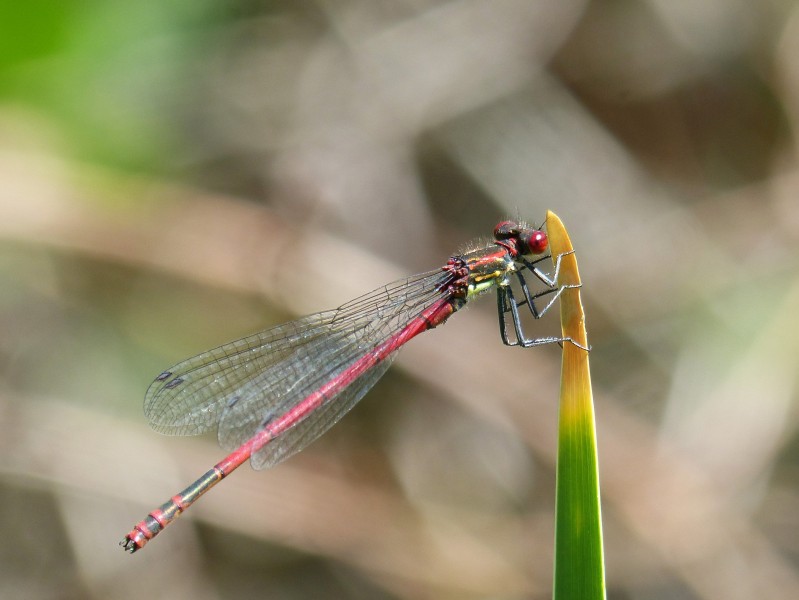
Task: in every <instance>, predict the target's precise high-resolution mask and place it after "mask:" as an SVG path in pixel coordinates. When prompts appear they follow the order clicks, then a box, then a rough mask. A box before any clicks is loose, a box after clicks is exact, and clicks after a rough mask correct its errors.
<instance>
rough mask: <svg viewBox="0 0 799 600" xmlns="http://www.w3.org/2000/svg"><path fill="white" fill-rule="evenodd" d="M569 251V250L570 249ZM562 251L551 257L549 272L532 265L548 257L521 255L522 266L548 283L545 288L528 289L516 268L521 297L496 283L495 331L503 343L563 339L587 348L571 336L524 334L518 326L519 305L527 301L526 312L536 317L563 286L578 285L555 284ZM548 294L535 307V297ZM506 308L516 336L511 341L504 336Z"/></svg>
mask: <svg viewBox="0 0 799 600" xmlns="http://www.w3.org/2000/svg"><path fill="white" fill-rule="evenodd" d="M571 252H573V250H572V251H571ZM571 252H567V253H565V254H571ZM565 254H561V255H559V256H558V258H557V259H556V260H555V272H554V273H553V274H552V275H551V276H549V275H547V274H546V273H544V272H543V271H541V270H540V269H539V268H538V267H536V266H535V265H536V263H539V262H541V261H542V260H544V259H546V258H549V257H543V258H539V259H537V260H534V261H528V260H526V259H525V258H522V259H521V262H522V263H523V264H524V266H525V267H526V268H527V269H528V270H529V271H530V272H531V273H533V274H534V275H535V276H536V277H537V278H538V279H540V280H541V281H542V282H543V283H545V284H546V285H547V286H549V289H546V290H544V291H542V292H539V293H537V294H531V293H530V289H529V287H528V286H527V281H526V280H525V279H524V275H523V274H522V273H521V272H519V271H517V272H516V276H517V278H518V279H519V284H520V285H521V288H522V293H523V294H524V299H523V300H520V301H517V300H516V298H515V297H514V295H513V290H512V289H511V286H510V285H500V286H498V287H497V311H498V313H499V332H500V336H501V337H502V343H503V344H505V345H506V346H521V347H523V348H530V347H532V346H541V345H543V344H562V343H563V342H570V343H572V344H574V345H575V346H577V347H578V348H581V349H582V350H586V351H588V350H589V349H588V348H586V347H585V346H583V345H581V344H579V343H577V342H575V341H574V340H573V339H571V338H562V337H554V336H547V337H540V338H527V337H526V336H525V335H524V331H523V330H522V323H521V317H520V315H519V307H520V306H523V305H524V304H527V306H528V308H529V309H530V312H531V313H532V315H533V317H534V318H536V319H540V318H541V317H542V316H544V314H546V312H547V311H548V310H549V309H550V308H552V305H553V304H554V303H555V300H557V299H558V297H559V296H560V295H561V294H562V293H563V290H566V289H570V288H577V287H580V286H579V285H564V286H561V287H555V286H556V282H557V279H558V272H559V270H560V260H561V258H562V257H563V256H565ZM549 294H554V295H553V296H552V298H550V299H549V301H548V302H547V304H546V306H544V307H543V308H542V309H540V310H539V309H538V308H537V307H536V305H535V300H536V299H538V298H541V297H542V296H546V295H549ZM508 312H510V314H511V318H512V319H513V328H514V330H515V333H516V340H515V341H511V340H510V339H509V338H508V330H507V322H506V318H505V315H506V314H507V313H508Z"/></svg>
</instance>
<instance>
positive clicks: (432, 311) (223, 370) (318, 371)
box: [120, 221, 582, 552]
mask: <svg viewBox="0 0 799 600" xmlns="http://www.w3.org/2000/svg"><path fill="white" fill-rule="evenodd" d="M547 245H548V240H547V235H546V233H544V232H543V231H542V230H541V229H536V228H534V227H531V226H528V225H526V224H524V223H516V222H514V221H503V222H501V223H499V224H498V225H497V226H496V227H495V228H494V240H493V241H492V242H490V243H483V244H475V245H473V246H472V248H473V249H472V250H469V251H467V252H464V253H461V254H458V255H454V256H452V257H450V259H449V260H448V261H447V264H446V265H445V266H444V267H441V268H440V269H437V270H435V271H429V272H427V273H422V274H419V275H414V276H413V277H409V278H407V279H402V280H400V281H396V282H394V283H390V284H388V285H386V286H384V287H381V288H378V289H377V290H375V291H373V292H371V293H369V294H366V295H365V296H362V297H360V298H357V299H355V300H352V301H351V302H348V303H347V304H344V305H342V306H340V307H339V308H337V309H335V310H330V311H326V312H321V313H317V314H314V315H310V316H307V317H304V318H302V319H298V320H296V321H292V322H291V323H286V324H284V325H279V326H277V327H274V328H272V329H267V330H266V331H263V332H261V333H258V334H255V335H253V336H250V337H245V338H243V339H240V340H238V341H235V342H231V343H229V344H225V345H224V346H220V347H218V348H215V349H213V350H209V351H207V352H204V353H203V354H200V355H198V356H195V357H194V358H190V359H188V360H185V361H183V362H181V363H178V364H177V365H175V366H174V367H172V368H171V369H168V370H166V371H164V372H163V373H161V374H160V375H159V376H158V377H156V378H155V381H154V382H153V383H152V384H151V385H150V388H149V389H148V390H147V394H146V396H145V399H144V412H145V415H146V416H147V419H148V420H149V422H150V425H151V426H152V427H153V429H155V430H156V431H159V432H161V433H166V434H173V435H194V434H200V433H204V432H206V431H210V430H212V429H214V428H216V430H217V435H218V438H219V444H220V445H221V446H222V448H224V449H226V450H228V451H230V454H229V455H228V456H227V457H225V458H224V459H223V460H222V461H221V462H219V463H218V464H216V465H215V466H214V467H213V468H211V469H210V470H209V471H208V472H206V473H205V474H204V475H202V476H201V477H200V478H199V479H197V481H195V482H194V483H192V484H191V485H190V486H189V487H187V488H186V489H185V490H183V491H182V492H180V493H179V494H177V495H176V496H173V497H172V498H171V499H170V500H168V501H167V502H165V503H164V504H162V505H161V506H160V507H159V508H157V509H155V510H153V511H152V512H151V513H150V514H148V515H147V517H146V518H145V519H144V520H143V521H141V522H140V523H138V524H137V525H136V526H135V527H134V528H133V529H132V530H131V532H130V533H128V534H127V536H125V539H123V540H122V542H120V545H121V546H122V547H123V548H124V549H125V550H127V551H128V552H135V551H136V550H139V549H140V548H142V547H143V546H144V545H145V544H146V543H147V542H148V541H149V540H151V539H152V538H153V537H155V536H156V535H157V534H158V533H159V532H160V531H161V530H163V529H164V528H165V527H166V526H167V525H169V524H170V523H171V522H172V521H174V520H175V518H176V517H178V516H179V515H180V514H181V513H182V512H183V511H185V510H186V509H187V508H188V507H189V506H191V505H192V504H193V503H194V502H195V501H196V500H197V499H198V498H199V497H200V496H202V495H203V494H204V493H205V492H207V491H208V490H209V489H211V488H212V487H213V486H214V485H216V484H217V483H219V482H220V481H221V480H222V479H223V478H224V477H226V476H227V475H229V474H230V473H231V472H232V471H233V470H234V469H236V468H237V467H239V466H240V465H242V464H243V463H244V462H245V461H246V460H248V459H249V460H250V462H251V464H252V466H253V468H255V469H264V468H267V467H271V466H274V465H276V464H277V463H279V462H281V461H282V460H285V459H286V458H288V457H289V456H291V455H292V454H295V453H296V452H299V451H300V450H302V449H303V448H305V447H306V446H307V445H308V444H310V443H311V442H312V441H314V440H315V439H316V438H318V437H319V436H320V435H322V434H323V433H324V432H325V431H327V430H328V429H329V428H330V427H331V426H332V425H333V424H335V423H336V422H337V421H338V420H339V419H340V418H341V417H342V416H344V415H345V414H346V413H347V411H349V410H350V409H351V408H352V407H353V406H354V405H355V404H356V403H357V402H358V400H360V399H361V398H362V397H363V396H364V394H366V392H367V391H368V390H369V389H370V388H371V387H372V386H373V385H374V384H375V383H376V382H377V380H378V379H380V377H381V376H382V375H383V374H384V373H385V372H386V370H387V369H388V367H389V365H390V363H391V361H392V360H393V359H394V357H395V356H396V353H397V351H398V350H399V349H400V348H401V347H402V346H403V345H404V344H406V343H407V342H408V341H409V340H411V339H412V338H413V337H415V336H417V335H419V334H420V333H422V332H424V331H427V330H428V329H433V328H434V327H437V326H438V325H440V324H441V323H443V322H444V321H446V320H447V318H449V316H450V315H452V314H453V313H454V312H455V311H457V310H459V309H460V308H462V307H463V306H464V305H465V304H466V303H467V302H468V301H469V300H471V299H472V298H475V297H476V296H478V295H480V294H482V293H483V292H486V291H488V290H490V289H492V288H496V291H497V308H498V313H499V330H500V335H501V337H502V342H503V343H504V344H506V345H508V346H522V347H525V348H526V347H530V346H537V345H541V344H549V343H553V342H554V343H562V342H571V343H574V344H576V342H574V341H572V340H571V339H568V338H558V337H539V338H528V337H526V336H525V334H524V331H523V328H522V321H521V316H520V312H519V309H520V308H522V307H523V306H527V308H528V309H529V311H530V312H531V314H532V316H533V317H535V318H536V319H537V318H540V317H541V316H542V315H543V314H544V313H546V312H547V310H548V309H549V308H550V307H551V306H552V305H553V303H554V302H555V300H556V299H557V297H558V296H559V295H560V293H561V292H562V291H563V290H564V289H566V288H568V287H573V286H561V287H558V285H557V276H558V270H559V267H560V259H561V256H558V257H556V259H555V269H554V272H553V273H552V275H548V274H547V273H545V272H544V271H543V270H541V269H540V268H539V267H538V266H536V265H538V264H539V263H540V262H541V261H543V260H545V259H547V258H549V256H545V255H544V253H545V251H546V249H547ZM528 256H529V257H531V258H529V259H528V258H527V257H528ZM526 273H531V274H532V275H534V276H535V277H536V278H537V279H538V280H539V281H540V282H542V283H543V284H544V285H543V291H539V292H537V293H532V292H531V291H530V288H529V287H528V285H527V281H526V280H525V274H526ZM514 279H515V280H516V281H517V282H518V285H519V287H520V289H521V294H522V296H523V297H521V298H516V297H515V295H514V291H513V289H512V286H511V284H512V283H513V280H514ZM542 297H546V298H544V299H545V300H546V304H545V305H544V306H543V307H542V308H540V309H539V308H538V307H537V306H536V300H538V299H539V298H542ZM508 315H510V320H511V321H512V324H513V325H512V327H513V331H512V332H510V333H509V329H508V323H507V320H508ZM580 347H581V348H582V346H580Z"/></svg>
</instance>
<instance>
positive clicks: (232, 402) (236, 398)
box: [227, 396, 241, 408]
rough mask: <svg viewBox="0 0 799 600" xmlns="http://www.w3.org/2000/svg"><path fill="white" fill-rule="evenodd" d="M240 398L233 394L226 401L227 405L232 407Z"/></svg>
mask: <svg viewBox="0 0 799 600" xmlns="http://www.w3.org/2000/svg"><path fill="white" fill-rule="evenodd" d="M239 400H241V396H233V397H232V398H231V399H230V400H228V401H227V407H228V408H233V407H234V406H235V405H236V402H238V401H239Z"/></svg>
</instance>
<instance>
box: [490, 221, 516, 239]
mask: <svg viewBox="0 0 799 600" xmlns="http://www.w3.org/2000/svg"><path fill="white" fill-rule="evenodd" d="M517 235H519V224H518V223H516V222H515V221H502V222H501V223H498V224H497V226H496V227H494V239H495V240H507V239H508V238H511V237H515V236H517Z"/></svg>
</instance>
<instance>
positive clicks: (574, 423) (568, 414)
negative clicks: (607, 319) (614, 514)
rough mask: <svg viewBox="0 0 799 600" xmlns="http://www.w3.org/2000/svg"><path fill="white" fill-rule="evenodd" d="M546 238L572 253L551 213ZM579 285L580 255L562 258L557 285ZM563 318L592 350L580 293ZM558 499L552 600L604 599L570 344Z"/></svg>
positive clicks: (591, 467)
mask: <svg viewBox="0 0 799 600" xmlns="http://www.w3.org/2000/svg"><path fill="white" fill-rule="evenodd" d="M547 234H548V235H549V243H550V251H551V253H552V256H553V257H557V256H559V255H561V254H563V253H565V252H569V251H571V250H572V245H571V240H570V239H569V235H568V233H567V232H566V229H565V228H564V227H563V223H562V222H561V220H560V219H559V218H558V217H557V215H555V214H554V213H553V212H551V211H550V212H549V213H548V214H547ZM579 283H580V275H579V273H578V272H577V259H576V257H575V255H574V254H569V255H567V256H563V258H562V259H561V265H560V274H559V278H558V284H559V285H567V284H572V285H574V284H579ZM560 318H561V327H562V329H563V336H564V337H570V338H572V339H573V340H575V341H576V342H577V343H579V344H582V345H584V346H587V345H588V342H587V337H586V333H585V315H584V313H583V307H582V303H581V301H580V290H579V289H570V290H566V291H564V292H563V294H561V296H560ZM556 494H557V495H556V500H555V576H554V590H553V598H554V599H555V600H566V599H569V600H571V599H575V598H579V599H581V600H593V599H603V598H604V597H605V568H604V561H603V549H602V518H601V513H600V507H599V473H598V463H597V448H596V428H595V425H594V404H593V397H592V393H591V377H590V371H589V369H588V352H586V351H585V350H581V349H580V348H578V347H577V346H575V345H574V344H570V343H568V342H567V343H564V344H563V363H562V366H561V380H560V420H559V424H558V465H557V492H556Z"/></svg>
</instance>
